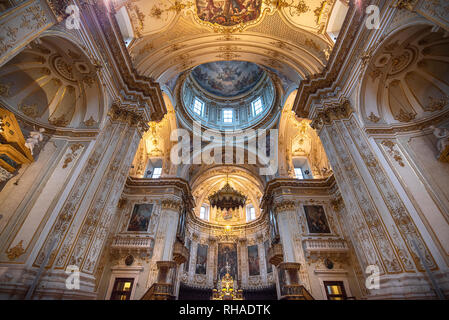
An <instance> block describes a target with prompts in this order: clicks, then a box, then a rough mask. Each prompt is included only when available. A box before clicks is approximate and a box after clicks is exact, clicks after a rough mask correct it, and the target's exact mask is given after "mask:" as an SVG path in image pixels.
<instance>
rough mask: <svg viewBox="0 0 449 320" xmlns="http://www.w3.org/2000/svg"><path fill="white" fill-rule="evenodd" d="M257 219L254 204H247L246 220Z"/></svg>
mask: <svg viewBox="0 0 449 320" xmlns="http://www.w3.org/2000/svg"><path fill="white" fill-rule="evenodd" d="M255 219H256V209H255V208H254V206H253V205H252V204H250V205H247V206H246V221H247V222H248V221H252V220H255Z"/></svg>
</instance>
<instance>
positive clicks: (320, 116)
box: [310, 99, 353, 131]
mask: <svg viewBox="0 0 449 320" xmlns="http://www.w3.org/2000/svg"><path fill="white" fill-rule="evenodd" d="M352 113H353V110H352V108H351V104H350V102H349V101H348V100H347V99H345V100H343V102H341V103H339V104H336V105H333V106H325V107H324V110H323V111H320V112H318V113H317V115H316V116H315V117H314V118H313V120H312V123H311V124H310V126H311V127H312V128H313V129H315V130H318V131H319V130H320V129H321V128H322V127H323V125H328V124H331V123H332V122H333V121H335V120H342V119H349V117H350V116H351V114H352Z"/></svg>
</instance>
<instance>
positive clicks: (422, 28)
mask: <svg viewBox="0 0 449 320" xmlns="http://www.w3.org/2000/svg"><path fill="white" fill-rule="evenodd" d="M432 28H433V27H432V26H430V25H429V24H425V23H422V24H418V25H417V24H415V25H412V26H409V25H407V26H405V27H403V28H401V29H400V30H398V31H395V32H394V33H391V34H390V35H389V36H388V37H387V38H386V39H385V41H383V43H382V44H381V45H380V46H379V47H378V48H377V49H376V50H375V51H374V52H375V53H374V54H373V56H372V58H371V59H370V61H369V64H368V67H367V69H366V71H365V73H364V76H363V80H362V84H361V86H360V90H359V112H360V118H361V120H362V122H364V123H365V124H366V125H369V126H370V127H372V126H385V125H388V126H391V125H393V126H404V125H407V124H410V123H416V122H420V121H425V120H428V119H431V118H434V117H437V116H439V115H440V114H442V113H444V112H445V111H446V110H447V105H448V102H449V100H448V93H449V72H448V71H449V39H447V38H444V37H443V36H442V32H443V31H441V30H440V31H434V30H432Z"/></svg>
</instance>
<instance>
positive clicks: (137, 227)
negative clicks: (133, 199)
mask: <svg viewBox="0 0 449 320" xmlns="http://www.w3.org/2000/svg"><path fill="white" fill-rule="evenodd" d="M152 212H153V204H151V203H145V204H136V205H134V208H133V212H132V214H131V218H130V219H129V224H128V231H139V232H146V231H148V225H149V224H150V218H151V214H152Z"/></svg>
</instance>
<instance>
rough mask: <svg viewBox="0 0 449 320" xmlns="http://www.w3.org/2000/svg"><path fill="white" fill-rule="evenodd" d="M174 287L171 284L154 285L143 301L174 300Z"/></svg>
mask: <svg viewBox="0 0 449 320" xmlns="http://www.w3.org/2000/svg"><path fill="white" fill-rule="evenodd" d="M172 299H174V296H173V285H172V284H170V283H153V285H152V286H151V287H150V288H149V289H148V291H147V292H146V293H145V294H144V295H143V297H142V298H141V300H172Z"/></svg>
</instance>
